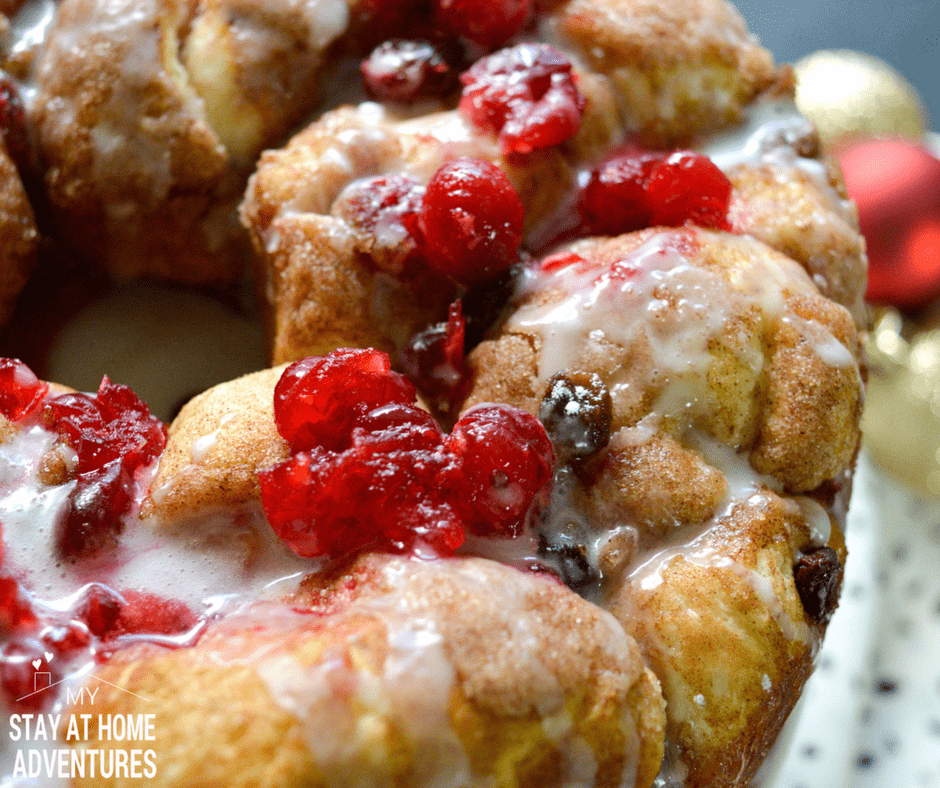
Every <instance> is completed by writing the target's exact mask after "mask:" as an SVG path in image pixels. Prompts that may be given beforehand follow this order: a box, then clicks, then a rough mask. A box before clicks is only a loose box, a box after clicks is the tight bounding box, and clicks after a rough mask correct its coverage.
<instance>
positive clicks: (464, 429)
mask: <svg viewBox="0 0 940 788" xmlns="http://www.w3.org/2000/svg"><path fill="white" fill-rule="evenodd" d="M363 367H368V368H369V374H370V375H372V376H373V377H374V378H380V379H384V381H385V382H386V383H387V385H386V386H385V387H384V388H383V386H382V385H381V384H380V382H378V381H376V380H370V381H368V384H367V385H359V386H353V387H351V388H349V389H348V391H347V393H346V394H345V396H339V395H337V394H336V392H337V391H338V390H339V389H341V388H345V384H346V381H348V380H350V379H356V380H360V379H363V377H364V373H363ZM298 370H299V372H300V373H301V374H299V373H298ZM310 370H315V372H311V371H310ZM400 379H401V376H399V375H397V374H396V373H394V372H392V371H391V370H390V367H389V364H388V359H387V357H385V355H384V354H381V353H378V352H377V351H374V350H337V351H334V352H333V353H331V354H330V355H329V356H327V357H325V358H321V359H305V360H304V361H300V362H296V363H295V364H293V365H291V367H288V369H287V370H286V371H285V372H284V375H283V376H282V379H281V382H279V384H278V386H277V387H276V389H275V420H276V422H277V424H278V429H279V431H280V432H281V435H282V436H283V437H285V438H286V439H287V440H288V441H289V442H290V443H291V446H292V448H293V454H292V456H291V457H290V458H289V459H287V460H285V461H284V462H282V463H279V464H277V465H274V466H272V467H271V468H267V469H265V470H263V471H261V472H260V473H259V474H258V479H259V483H260V488H261V501H262V504H263V506H264V510H265V514H266V515H267V517H268V521H269V522H270V524H271V527H272V529H273V530H274V531H275V533H276V534H277V535H278V536H279V537H280V538H281V539H283V540H284V541H285V542H286V543H287V544H288V546H289V547H290V548H291V549H292V550H293V551H294V552H295V553H297V554H298V555H302V556H311V557H312V556H322V555H330V556H340V555H344V554H346V553H350V552H354V551H356V550H361V549H363V548H367V547H370V546H374V547H378V548H381V549H391V550H396V551H401V550H407V549H412V548H415V547H416V546H417V545H423V546H426V547H429V548H431V549H432V550H434V551H436V552H437V553H438V554H443V555H447V554H450V553H452V552H453V551H454V550H456V549H457V547H459V546H460V545H461V544H462V542H463V540H464V532H465V529H469V530H472V531H473V532H474V533H478V534H481V535H487V536H512V535H515V534H517V533H519V532H520V531H521V529H522V526H523V525H524V522H525V518H526V516H527V514H528V512H529V510H530V508H531V506H532V504H533V502H534V501H535V500H536V497H537V496H538V495H539V493H541V492H542V491H543V490H544V489H545V488H546V486H547V485H548V483H549V481H550V479H551V468H552V463H553V461H554V457H553V454H552V449H551V444H550V442H549V440H548V437H547V436H546V434H545V430H544V428H543V427H542V426H541V424H540V423H539V422H538V420H537V419H535V418H534V417H532V416H530V415H529V414H527V413H524V412H523V411H520V410H517V409H515V408H511V407H509V406H495V405H494V406H487V407H484V408H478V409H474V410H473V411H470V412H469V413H468V414H467V415H466V416H465V417H464V418H463V419H461V420H460V421H458V422H457V426H456V427H455V428H454V432H453V433H452V434H451V435H449V436H445V435H444V434H443V433H442V431H441V429H440V427H439V426H438V425H437V424H436V422H435V421H434V420H433V418H432V417H431V416H430V415H429V414H428V413H426V412H425V411H423V410H421V409H420V408H419V407H418V406H417V405H416V404H415V396H414V389H413V388H412V389H411V392H410V396H409V397H407V398H403V396H402V388H401V385H400ZM298 380H300V383H297V381H298ZM281 383H284V386H283V388H284V390H285V391H291V392H293V391H295V390H297V389H298V387H299V389H300V390H301V393H302V396H296V397H292V396H283V393H281V394H279V393H278V389H279V388H281ZM381 391H384V394H385V397H386V399H385V402H378V401H377V400H378V399H379V397H378V396H377V393H378V392H381ZM360 396H363V397H364V398H363V399H361V400H360V401H357V399H356V398H357V397H360ZM312 403H318V404H322V403H329V406H330V407H331V410H330V418H329V422H328V424H326V425H324V424H323V421H324V419H323V411H322V409H321V408H320V407H317V406H313V405H312ZM278 414H280V415H278ZM305 414H309V415H310V417H311V418H312V419H314V421H313V423H312V424H308V423H307V422H306V421H305V420H304V419H305V418H306V416H305ZM282 425H286V426H287V430H288V432H287V433H285V430H284V428H283V427H282ZM297 435H300V436H303V439H302V440H300V441H298V440H296V439H295V437H293V436H297ZM321 436H322V437H323V438H324V439H325V441H326V442H327V443H318V444H312V443H311V441H315V440H317V439H318V438H319V437H321ZM327 444H328V445H327Z"/></svg>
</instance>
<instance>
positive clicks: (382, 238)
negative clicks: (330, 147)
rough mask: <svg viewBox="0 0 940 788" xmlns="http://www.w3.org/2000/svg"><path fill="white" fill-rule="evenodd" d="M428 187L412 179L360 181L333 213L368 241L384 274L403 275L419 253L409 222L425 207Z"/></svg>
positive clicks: (372, 257)
mask: <svg viewBox="0 0 940 788" xmlns="http://www.w3.org/2000/svg"><path fill="white" fill-rule="evenodd" d="M423 194H424V187H423V186H421V184H419V183H418V180H417V179H416V178H413V177H411V176H410V175H397V174H396V175H381V176H378V177H376V178H369V179H365V180H361V181H356V182H354V183H352V184H350V186H348V187H347V188H346V189H344V190H343V193H342V194H341V195H340V197H339V198H338V199H337V201H336V203H335V204H334V206H333V212H334V213H336V214H337V215H338V216H341V217H342V218H343V219H345V220H346V221H347V222H348V223H349V225H350V226H351V227H352V228H353V229H354V230H355V231H357V232H358V233H359V235H360V236H361V237H363V238H365V239H367V250H366V252H367V255H368V257H369V259H370V260H371V262H372V263H373V264H374V265H375V266H376V267H377V268H380V269H382V270H383V271H388V272H389V273H392V274H396V275H397V274H400V273H401V272H402V271H403V270H404V268H405V266H406V264H407V263H408V262H409V260H411V259H412V256H413V255H414V253H415V249H416V244H415V240H414V237H413V236H412V235H411V232H410V231H409V229H408V227H407V225H406V221H408V222H409V223H410V222H411V221H412V220H413V217H414V216H415V214H417V212H418V209H419V208H420V207H421V196H422V195H423Z"/></svg>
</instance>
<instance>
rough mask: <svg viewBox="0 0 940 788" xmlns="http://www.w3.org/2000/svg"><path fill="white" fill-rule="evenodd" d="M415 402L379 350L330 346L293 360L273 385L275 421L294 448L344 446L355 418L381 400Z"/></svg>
mask: <svg viewBox="0 0 940 788" xmlns="http://www.w3.org/2000/svg"><path fill="white" fill-rule="evenodd" d="M414 401H415V388H414V386H413V385H412V384H411V383H410V382H409V381H408V379H407V378H405V377H404V376H403V375H399V374H398V373H397V372H392V371H391V363H390V362H389V359H388V356H387V355H386V354H385V353H382V352H381V351H378V350H373V349H371V348H370V349H367V350H346V349H343V350H334V351H333V352H332V353H330V354H329V355H328V356H324V357H313V356H311V357H309V358H305V359H303V360H301V361H296V362H294V363H293V364H291V365H290V366H289V367H288V368H287V369H286V370H284V374H283V375H281V378H280V380H279V381H278V382H277V386H276V387H275V389H274V421H275V424H276V425H277V429H278V432H279V433H280V434H281V437H283V438H284V439H285V440H286V441H287V442H288V443H289V444H290V446H291V449H293V450H294V451H302V450H304V449H310V448H313V447H315V446H316V447H323V448H325V449H329V450H331V451H342V450H343V449H344V448H347V447H348V445H349V441H350V437H351V435H352V429H353V427H354V426H356V423H357V421H358V420H359V419H361V418H362V417H363V416H365V415H366V414H367V413H369V412H370V411H372V410H374V409H375V408H377V407H380V406H382V405H387V404H389V403H392V402H398V403H402V404H405V405H410V404H412V403H413V402H414Z"/></svg>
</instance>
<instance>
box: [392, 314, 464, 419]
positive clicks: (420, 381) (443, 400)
mask: <svg viewBox="0 0 940 788" xmlns="http://www.w3.org/2000/svg"><path fill="white" fill-rule="evenodd" d="M464 331H465V323H464V319H463V313H462V309H461V303H460V301H455V302H454V303H453V304H451V305H450V312H449V316H448V319H447V322H446V323H437V324H435V325H433V326H430V327H429V328H426V329H425V330H424V331H421V332H420V333H418V334H415V335H414V336H413V337H412V338H411V339H409V340H408V343H407V344H406V345H405V347H404V348H402V351H401V356H400V359H401V366H402V369H403V370H404V372H405V374H406V375H408V377H410V378H411V379H412V380H413V381H415V383H416V385H417V386H418V388H419V389H420V390H421V393H422V394H423V395H424V397H425V398H426V401H429V402H431V403H432V404H433V405H434V407H436V408H437V409H438V410H440V411H444V412H446V411H449V410H450V409H451V406H452V405H453V404H454V403H455V402H456V401H457V400H458V399H459V398H460V397H461V396H462V394H463V393H465V390H466V388H467V384H468V383H469V382H470V379H469V377H468V375H469V371H468V369H467V365H466V363H465V359H464Z"/></svg>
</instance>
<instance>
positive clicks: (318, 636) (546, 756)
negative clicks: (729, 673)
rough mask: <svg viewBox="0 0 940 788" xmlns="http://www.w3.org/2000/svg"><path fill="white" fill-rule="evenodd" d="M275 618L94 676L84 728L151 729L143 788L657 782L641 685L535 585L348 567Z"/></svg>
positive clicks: (611, 647)
mask: <svg viewBox="0 0 940 788" xmlns="http://www.w3.org/2000/svg"><path fill="white" fill-rule="evenodd" d="M288 601H289V604H287V605H285V604H283V603H276V602H268V603H260V604H259V605H256V606H255V607H253V608H249V609H248V610H247V611H246V612H244V613H242V614H232V615H230V616H229V617H227V618H225V619H223V620H222V621H220V622H219V623H217V624H214V625H212V626H210V628H209V629H208V631H207V632H206V633H205V634H204V635H203V636H202V638H201V640H200V642H199V643H198V644H197V645H196V646H194V647H193V648H189V649H180V650H165V649H160V648H159V647H156V646H141V647H132V648H129V649H126V650H124V651H121V652H120V653H118V654H116V655H115V656H114V658H112V660H111V661H110V662H109V663H108V664H107V665H106V666H103V668H101V669H100V670H98V671H97V673H96V675H98V676H100V677H101V678H102V679H104V680H105V681H107V682H110V683H109V684H104V683H99V684H98V687H99V688H100V689H99V693H98V698H97V699H96V702H95V708H94V714H95V715H98V714H101V715H105V714H112V715H113V714H145V713H146V714H153V715H154V735H155V738H156V740H157V741H158V742H159V743H160V750H159V765H158V769H157V770H156V774H155V776H154V777H153V779H152V780H151V782H152V783H153V784H154V785H158V786H163V785H165V786H173V788H184V786H197V785H207V784H212V785H227V786H233V787H234V788H238V786H245V788H247V787H248V786H252V787H254V786H259V785H270V786H288V785H291V786H292V785H298V786H299V785H305V786H335V785H341V786H343V785H361V784H395V785H401V786H418V785H429V784H435V783H436V782H437V781H439V780H442V779H446V780H447V781H448V782H451V781H456V782H457V784H468V785H469V784H471V783H472V782H475V781H479V780H483V781H486V782H487V783H488V784H489V783H492V784H493V785H495V786H502V787H504V788H517V787H518V788H546V786H549V787H550V786H561V785H564V784H567V782H566V780H567V779H572V780H576V781H578V782H579V784H580V783H584V784H594V785H597V786H600V787H601V788H616V786H620V785H625V784H626V785H636V786H638V788H647V786H650V785H651V784H652V782H653V778H654V777H655V775H656V774H657V772H658V771H659V767H660V763H661V760H662V754H663V717H664V715H663V702H662V697H661V695H660V693H659V687H658V682H657V681H656V679H655V677H654V676H653V675H652V673H651V672H650V671H649V670H647V669H646V668H645V666H644V664H643V661H642V659H641V658H640V653H639V650H638V648H637V646H636V644H635V643H634V642H633V641H632V639H630V638H629V637H627V636H626V635H625V633H624V632H623V630H622V628H621V627H620V625H619V624H617V622H616V621H615V620H614V619H613V618H612V617H610V616H609V614H607V613H604V612H603V611H601V610H600V609H599V608H597V607H595V606H593V605H591V604H589V603H587V602H585V601H583V600H582V599H580V598H579V597H577V596H576V595H575V594H573V593H572V592H570V591H568V590H567V589H566V588H564V587H563V586H561V585H559V584H558V583H556V582H554V581H552V580H549V579H546V578H542V577H538V576H536V575H532V574H529V573H522V572H520V571H518V570H516V569H512V568H509V567H505V566H502V565H499V564H496V563H493V562H490V561H487V560H484V559H477V558H471V559H448V560H438V561H428V562H424V561H419V560H414V559H411V560H409V559H407V558H401V557H392V556H381V555H368V556H363V557H361V558H359V559H357V560H356V562H355V563H353V564H352V565H351V566H346V567H344V568H343V570H342V571H341V572H339V573H334V574H332V575H311V576H310V577H309V578H308V580H307V581H306V582H305V585H304V586H302V588H301V591H300V592H299V593H298V594H296V595H295V596H294V597H293V598H292V599H290V600H288ZM305 609H306V610H309V611H310V612H304V610H305ZM119 688H124V689H123V690H122V689H119ZM127 690H129V692H128V691H127ZM131 693H133V694H131ZM91 729H97V726H96V725H95V724H94V722H92V726H91ZM194 731H198V735H193V732H194ZM74 746H77V747H83V748H103V749H105V750H109V749H122V748H129V747H133V746H135V745H134V744H133V743H127V742H119V741H97V740H95V739H94V738H93V737H92V738H91V739H90V740H89V741H87V742H82V743H80V744H78V745H74ZM77 784H78V785H82V786H97V785H102V784H103V782H102V781H100V780H95V779H85V780H78V781H77ZM109 784H111V783H109Z"/></svg>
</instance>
